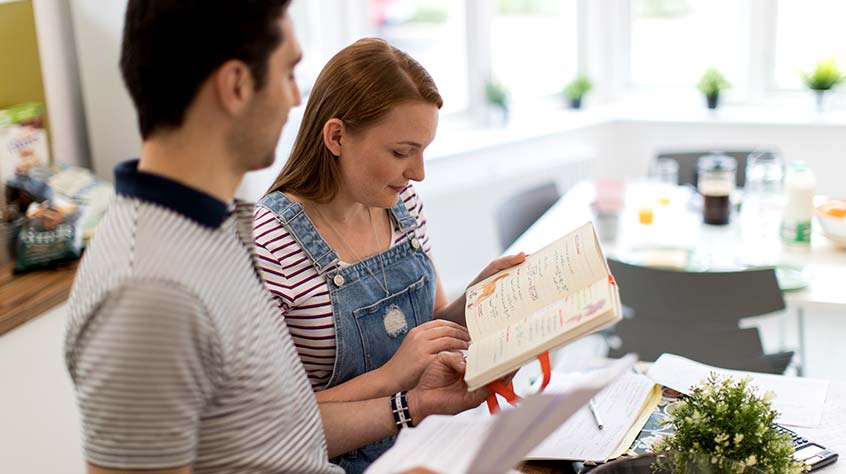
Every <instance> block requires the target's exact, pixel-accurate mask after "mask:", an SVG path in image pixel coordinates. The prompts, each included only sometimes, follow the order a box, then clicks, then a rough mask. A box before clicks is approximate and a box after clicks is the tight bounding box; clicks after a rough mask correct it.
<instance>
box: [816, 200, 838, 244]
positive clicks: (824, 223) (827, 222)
mask: <svg viewBox="0 0 846 474" xmlns="http://www.w3.org/2000/svg"><path fill="white" fill-rule="evenodd" d="M831 207H838V208H846V201H844V200H841V199H836V200H831V201H828V202H826V203H824V204H821V205H819V206H817V207H816V209H815V215H816V216H817V222H819V224H820V228H821V229H822V234H823V235H824V236H826V237H828V239H829V240H831V241H832V242H834V244H835V245H836V246H838V247H841V248H846V215H844V216H843V217H836V216H832V215H830V214H828V213H826V210H827V209H829V208H831Z"/></svg>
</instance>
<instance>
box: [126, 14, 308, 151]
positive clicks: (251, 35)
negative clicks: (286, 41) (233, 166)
mask: <svg viewBox="0 0 846 474" xmlns="http://www.w3.org/2000/svg"><path fill="white" fill-rule="evenodd" d="M290 3H291V0H129V5H128V6H127V9H126V22H125V25H124V29H123V45H122V51H121V57H120V69H121V72H122V74H123V80H124V82H125V83H126V87H127V89H129V94H130V95H131V96H132V101H133V102H134V103H135V109H136V110H137V112H138V125H139V128H140V129H141V136H142V137H143V138H144V139H147V138H148V137H150V135H151V134H153V133H155V132H156V131H158V130H161V129H167V128H178V127H180V126H181V125H182V122H183V120H184V118H185V111H186V109H187V108H188V106H189V105H190V104H191V102H192V101H193V100H194V97H195V96H196V95H197V91H198V90H199V88H200V85H201V84H202V83H203V82H204V81H205V80H206V79H207V78H208V77H209V76H210V75H211V74H212V72H214V70H215V69H217V68H218V67H219V66H220V65H222V64H223V63H225V62H226V61H229V60H232V59H237V60H240V61H243V62H244V63H245V64H247V65H248V66H249V68H250V73H251V74H252V76H253V80H254V81H255V84H256V88H257V89H260V88H261V87H262V86H263V85H264V82H265V79H266V75H267V61H268V58H269V57H270V55H271V53H272V52H273V51H274V50H275V49H276V48H277V47H278V46H279V43H280V42H281V41H282V31H281V29H280V28H279V24H278V21H279V18H280V17H282V15H284V14H285V13H286V10H287V8H288V5H289V4H290Z"/></svg>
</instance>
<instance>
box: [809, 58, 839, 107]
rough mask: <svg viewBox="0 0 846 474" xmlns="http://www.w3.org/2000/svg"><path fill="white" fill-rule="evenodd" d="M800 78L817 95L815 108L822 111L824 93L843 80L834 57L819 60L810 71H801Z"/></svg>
mask: <svg viewBox="0 0 846 474" xmlns="http://www.w3.org/2000/svg"><path fill="white" fill-rule="evenodd" d="M802 80H803V81H804V82H805V85H806V86H808V88H809V89H811V90H812V91H814V93H815V94H816V96H817V110H820V111H822V110H823V105H824V101H825V93H826V91H828V90H830V89H831V88H833V87H834V86H836V85H837V84H840V83H841V82H843V80H844V76H843V73H842V72H841V71H840V69H839V68H838V67H837V63H835V62H834V59H827V60H824V61H820V62H818V63H817V65H816V66H815V67H814V69H812V70H811V71H810V72H802Z"/></svg>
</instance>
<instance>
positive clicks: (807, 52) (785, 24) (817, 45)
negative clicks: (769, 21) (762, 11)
mask: <svg viewBox="0 0 846 474" xmlns="http://www.w3.org/2000/svg"><path fill="white" fill-rule="evenodd" d="M776 15H777V16H776V17H777V21H776V35H775V74H774V76H775V80H774V82H775V84H774V85H775V87H776V88H779V89H800V88H803V87H804V85H803V84H802V80H801V77H800V75H799V71H807V70H809V69H810V68H812V67H813V66H814V65H815V64H816V63H817V62H818V61H820V60H825V59H835V60H836V61H837V65H838V67H839V68H840V69H841V70H842V69H843V68H844V66H846V34H844V32H843V19H844V18H846V2H843V1H842V0H779V2H778V6H777V11H776Z"/></svg>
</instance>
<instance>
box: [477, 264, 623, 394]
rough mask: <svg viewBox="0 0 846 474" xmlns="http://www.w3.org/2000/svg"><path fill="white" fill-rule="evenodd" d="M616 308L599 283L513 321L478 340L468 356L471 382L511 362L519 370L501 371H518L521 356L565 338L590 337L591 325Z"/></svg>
mask: <svg viewBox="0 0 846 474" xmlns="http://www.w3.org/2000/svg"><path fill="white" fill-rule="evenodd" d="M612 304H613V301H612V295H611V294H610V293H609V285H608V283H607V280H598V281H596V282H595V283H593V284H592V285H590V286H588V287H586V288H582V289H580V290H578V291H575V292H573V293H571V294H570V295H569V296H567V297H566V298H564V299H561V300H558V301H555V302H553V303H552V304H550V305H547V306H546V307H543V308H541V309H540V310H538V311H535V312H534V313H533V314H531V316H530V317H527V318H526V319H523V320H517V321H513V322H512V323H511V324H509V325H507V326H506V327H505V328H504V329H502V330H499V331H497V332H494V333H493V334H488V335H485V336H482V337H481V338H478V339H474V340H473V344H472V345H471V346H470V349H469V350H468V352H467V378H468V380H472V379H474V378H475V377H476V376H477V374H479V373H484V372H486V371H487V370H489V369H494V368H496V367H498V366H500V365H501V364H504V363H505V364H508V363H509V361H512V365H513V364H516V366H515V367H505V368H503V369H501V370H514V369H516V368H519V366H520V363H521V359H522V358H523V357H521V356H522V355H523V354H526V353H527V352H530V351H531V350H532V349H533V348H540V350H541V351H543V350H547V349H548V347H547V346H548V345H550V344H553V345H554V344H555V341H557V340H560V339H561V338H562V337H564V338H566V339H568V340H569V339H575V338H577V337H580V336H583V335H585V334H587V333H588V332H590V331H591V330H592V329H594V325H591V324H589V321H590V320H591V319H592V318H594V317H597V316H598V315H601V314H604V313H606V312H607V311H609V310H610V309H611V308H612ZM581 324H584V325H585V328H584V330H582V331H578V330H576V329H577V327H578V326H579V325H581ZM562 335H563V336H562Z"/></svg>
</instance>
